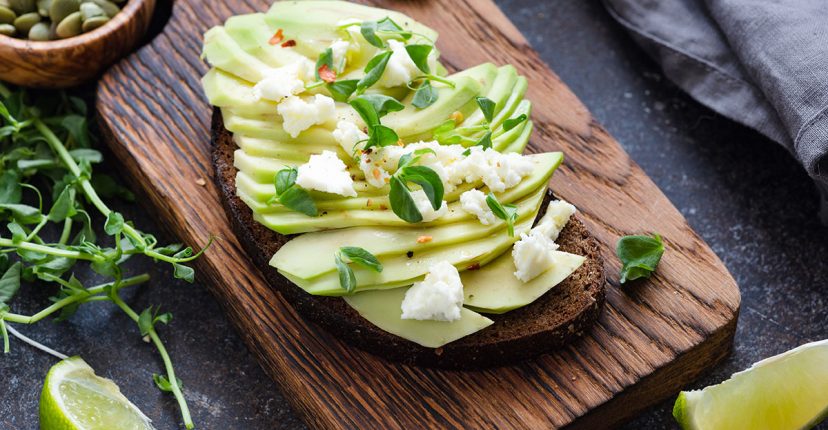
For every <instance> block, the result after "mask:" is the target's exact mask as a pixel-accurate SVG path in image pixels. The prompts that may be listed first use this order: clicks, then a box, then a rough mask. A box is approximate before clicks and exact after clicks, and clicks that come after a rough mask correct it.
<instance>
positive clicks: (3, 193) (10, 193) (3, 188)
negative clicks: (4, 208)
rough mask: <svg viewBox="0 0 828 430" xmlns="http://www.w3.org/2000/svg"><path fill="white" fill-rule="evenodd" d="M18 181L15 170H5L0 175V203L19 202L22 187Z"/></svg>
mask: <svg viewBox="0 0 828 430" xmlns="http://www.w3.org/2000/svg"><path fill="white" fill-rule="evenodd" d="M19 182H20V174H19V173H18V172H17V171H16V170H6V171H5V172H3V174H2V175H0V203H20V199H21V197H22V194H23V189H22V187H21V186H20V183H19Z"/></svg>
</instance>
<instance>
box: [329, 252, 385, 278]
mask: <svg viewBox="0 0 828 430" xmlns="http://www.w3.org/2000/svg"><path fill="white" fill-rule="evenodd" d="M339 252H340V253H341V255H343V256H345V257H347V258H348V259H349V260H351V261H352V262H354V263H357V264H359V265H361V266H364V267H367V268H369V269H371V270H373V271H375V272H382V263H380V262H379V260H378V259H377V257H375V256H374V254H371V253H370V252H368V251H367V250H365V249H363V248H360V247H358V246H343V247H342V248H339Z"/></svg>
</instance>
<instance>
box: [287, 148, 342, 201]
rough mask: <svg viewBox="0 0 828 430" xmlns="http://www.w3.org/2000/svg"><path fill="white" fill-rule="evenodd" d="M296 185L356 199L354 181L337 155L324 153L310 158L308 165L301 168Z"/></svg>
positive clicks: (330, 152) (329, 152)
mask: <svg viewBox="0 0 828 430" xmlns="http://www.w3.org/2000/svg"><path fill="white" fill-rule="evenodd" d="M298 170H299V171H298V174H297V176H296V184H297V185H299V186H300V187H302V188H304V189H306V190H317V191H322V192H326V193H332V194H339V195H343V196H347V197H356V195H357V193H356V190H354V180H353V179H352V178H351V175H350V174H349V173H348V171H347V167H346V166H345V163H343V162H342V160H340V159H339V157H337V156H336V153H334V152H332V151H322V153H321V154H314V155H311V156H310V160H308V162H307V163H305V164H303V165H301V166H299V169H298Z"/></svg>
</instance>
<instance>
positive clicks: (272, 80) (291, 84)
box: [253, 62, 307, 102]
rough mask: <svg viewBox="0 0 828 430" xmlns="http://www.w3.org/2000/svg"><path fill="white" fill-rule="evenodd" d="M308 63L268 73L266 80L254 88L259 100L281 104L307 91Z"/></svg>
mask: <svg viewBox="0 0 828 430" xmlns="http://www.w3.org/2000/svg"><path fill="white" fill-rule="evenodd" d="M306 67H307V65H306V63H304V62H298V63H292V64H289V65H287V66H284V67H279V68H276V69H272V70H270V71H269V72H267V74H266V76H265V78H264V79H262V80H261V81H259V82H258V83H256V85H255V86H254V87H253V95H254V96H255V97H256V98H257V99H266V100H272V101H275V102H281V101H282V100H284V99H285V98H287V97H290V96H295V95H297V94H300V93H302V92H304V91H305V78H306V74H307V71H306V70H305V69H306Z"/></svg>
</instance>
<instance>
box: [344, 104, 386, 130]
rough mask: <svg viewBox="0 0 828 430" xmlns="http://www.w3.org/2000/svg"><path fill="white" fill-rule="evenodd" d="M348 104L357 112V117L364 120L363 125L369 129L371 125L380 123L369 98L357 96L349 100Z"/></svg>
mask: <svg viewBox="0 0 828 430" xmlns="http://www.w3.org/2000/svg"><path fill="white" fill-rule="evenodd" d="M348 104H350V105H351V107H352V108H354V110H355V111H356V113H357V114H359V117H360V118H362V120H363V121H365V125H367V126H368V128H369V129H370V128H371V127H373V126H375V125H377V124H379V123H380V120H379V115H378V114H377V110H376V108H375V107H374V104H373V103H371V101H370V100H368V99H366V98H364V97H362V96H359V97H356V98H354V99H353V100H351V101H349V102H348Z"/></svg>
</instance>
